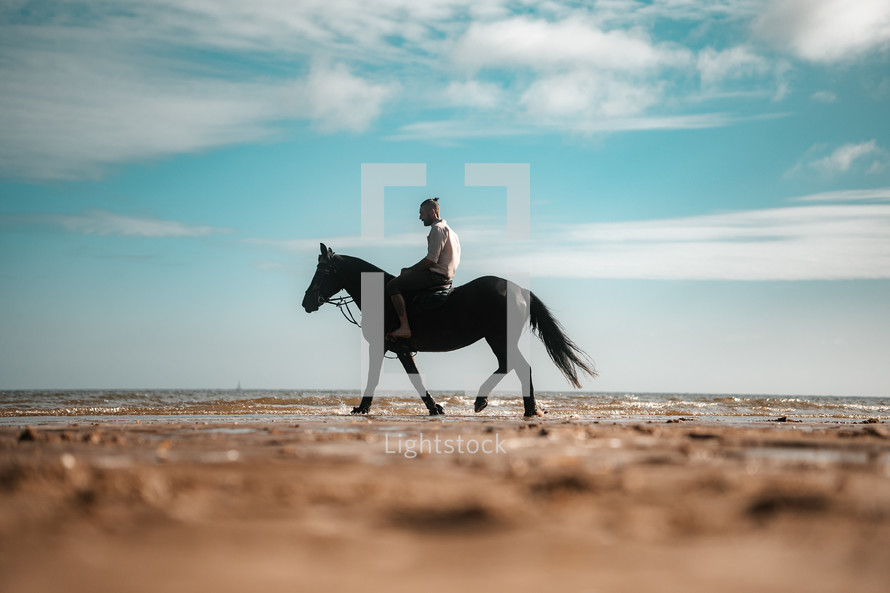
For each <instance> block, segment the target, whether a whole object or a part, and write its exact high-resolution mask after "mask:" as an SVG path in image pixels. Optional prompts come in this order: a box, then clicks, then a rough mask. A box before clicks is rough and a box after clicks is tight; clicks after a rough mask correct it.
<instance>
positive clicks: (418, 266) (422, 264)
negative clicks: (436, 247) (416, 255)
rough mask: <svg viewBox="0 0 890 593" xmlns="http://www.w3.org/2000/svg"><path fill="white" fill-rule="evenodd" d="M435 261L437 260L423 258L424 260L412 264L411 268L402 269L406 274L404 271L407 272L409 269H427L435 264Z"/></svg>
mask: <svg viewBox="0 0 890 593" xmlns="http://www.w3.org/2000/svg"><path fill="white" fill-rule="evenodd" d="M435 263H436V262H434V261H430V260H428V259H427V258H423V259H422V260H420V261H419V262H417V263H416V264H414V265H413V266H411V267H410V268H404V269H403V270H402V273H403V274H404V273H405V272H407V271H408V270H426V269H427V268H429V267H430V266H433V265H435Z"/></svg>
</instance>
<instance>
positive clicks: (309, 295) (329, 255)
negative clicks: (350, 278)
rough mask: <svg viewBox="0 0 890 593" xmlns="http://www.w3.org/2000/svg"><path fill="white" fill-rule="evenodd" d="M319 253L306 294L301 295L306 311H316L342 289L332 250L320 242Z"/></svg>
mask: <svg viewBox="0 0 890 593" xmlns="http://www.w3.org/2000/svg"><path fill="white" fill-rule="evenodd" d="M320 245H321V255H319V256H318V267H316V268H315V276H313V277H312V282H311V283H310V284H309V288H307V289H306V295H305V296H304V297H303V309H305V310H306V312H307V313H312V312H313V311H318V308H319V307H321V306H322V305H323V304H324V303H325V301H327V300H328V299H329V298H331V297H332V296H334V295H335V294H337V293H338V292H340V291H341V290H342V289H343V281H342V280H341V279H340V274H339V273H338V270H337V267H336V265H335V263H334V261H335V260H334V252H333V250H331V249H329V248H327V247H325V244H324V243H321V244H320Z"/></svg>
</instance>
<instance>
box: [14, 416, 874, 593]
mask: <svg viewBox="0 0 890 593" xmlns="http://www.w3.org/2000/svg"><path fill="white" fill-rule="evenodd" d="M449 447H450V449H449ZM888 579H890V428H888V425H887V424H885V423H883V422H880V421H871V422H868V421H866V422H864V423H854V422H848V423H844V424H832V423H813V422H775V421H766V420H764V421H751V422H746V423H723V422H717V421H709V420H707V419H670V421H668V420H662V421H653V422H610V421H603V422H591V421H583V422H582V421H573V420H550V419H546V418H545V419H543V420H535V421H521V420H515V421H514V420H501V419H498V420H492V421H475V422H466V421H460V420H454V419H452V420H445V421H442V420H427V419H422V418H417V419H404V418H379V417H377V418H374V417H372V418H355V419H353V418H349V417H339V416H332V417H329V418H313V419H308V420H306V421H297V422H292V421H281V420H278V421H268V422H243V421H241V422H229V421H227V420H226V419H225V418H221V419H220V421H218V422H210V423H204V422H181V421H176V420H175V419H171V420H170V421H159V422H150V421H149V422H140V423H138V424H137V423H126V422H108V423H101V424H93V423H86V424H84V423H82V424H66V423H49V424H45V425H40V424H35V426H33V427H24V426H2V427H0V589H2V590H3V591H16V592H27V591H61V590H65V591H73V592H77V591H89V592H93V593H94V592H97V591H146V592H149V591H150V592H153V593H154V592H157V591H171V590H172V591H248V590H250V591H256V590H261V591H294V590H325V591H455V590H485V591H501V590H504V591H506V590H510V591H543V590H573V591H647V590H653V591H684V592H689V591H708V592H712V591H721V592H723V591H777V592H778V591H782V592H787V591H807V592H818V591H857V592H867V591H875V592H879V591H881V592H883V591H886V590H887V583H888Z"/></svg>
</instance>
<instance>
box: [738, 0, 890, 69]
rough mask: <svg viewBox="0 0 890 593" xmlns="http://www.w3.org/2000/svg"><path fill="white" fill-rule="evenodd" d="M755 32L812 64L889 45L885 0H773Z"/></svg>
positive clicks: (889, 25) (889, 9)
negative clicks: (851, 0)
mask: <svg viewBox="0 0 890 593" xmlns="http://www.w3.org/2000/svg"><path fill="white" fill-rule="evenodd" d="M755 30H756V31H758V32H759V33H760V35H762V36H763V37H765V38H767V39H769V40H771V41H773V42H774V43H776V44H777V45H778V46H780V47H783V48H785V49H788V50H790V51H791V52H793V53H794V54H796V55H797V56H799V57H801V58H804V59H806V60H810V61H813V62H838V61H843V60H849V59H854V58H858V57H861V56H863V55H865V54H867V53H869V52H872V51H880V50H883V49H886V48H887V47H888V46H890V2H887V0H855V1H853V2H850V1H849V0H775V1H774V2H770V3H768V4H767V9H766V11H765V12H764V13H763V14H762V15H761V16H760V17H759V18H758V19H757V21H756V23H755Z"/></svg>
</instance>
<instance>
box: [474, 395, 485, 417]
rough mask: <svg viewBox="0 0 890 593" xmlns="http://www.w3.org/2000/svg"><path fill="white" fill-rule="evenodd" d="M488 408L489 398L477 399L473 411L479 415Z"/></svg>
mask: <svg viewBox="0 0 890 593" xmlns="http://www.w3.org/2000/svg"><path fill="white" fill-rule="evenodd" d="M487 407H488V398H485V397H477V398H476V402H475V403H474V404H473V411H474V412H476V413H477V414H478V413H479V412H481V411H482V410H484V409H485V408H487Z"/></svg>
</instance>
